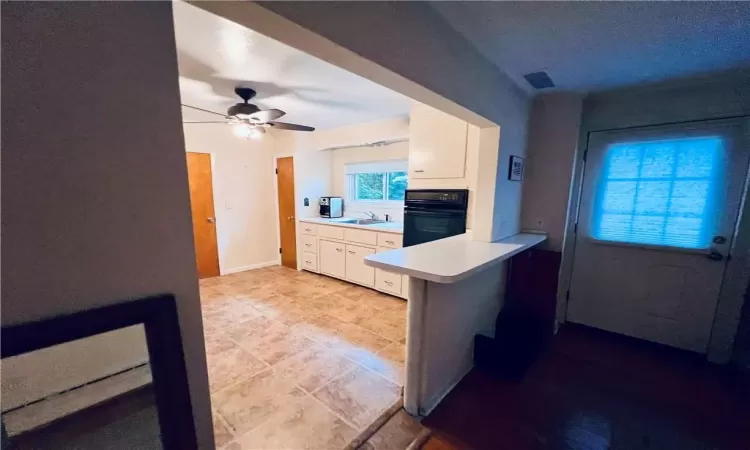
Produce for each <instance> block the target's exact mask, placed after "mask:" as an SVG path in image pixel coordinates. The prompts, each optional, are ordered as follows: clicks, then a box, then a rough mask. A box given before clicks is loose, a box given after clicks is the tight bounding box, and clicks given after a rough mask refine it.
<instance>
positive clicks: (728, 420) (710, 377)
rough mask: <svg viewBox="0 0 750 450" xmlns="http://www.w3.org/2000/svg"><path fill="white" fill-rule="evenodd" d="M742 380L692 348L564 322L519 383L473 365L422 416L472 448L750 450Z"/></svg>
mask: <svg viewBox="0 0 750 450" xmlns="http://www.w3.org/2000/svg"><path fill="white" fill-rule="evenodd" d="M746 382H747V380H746V379H742V378H741V377H740V376H739V375H736V374H732V373H731V372H729V371H727V370H725V368H720V367H717V366H714V365H711V364H708V363H706V362H704V361H703V360H702V358H700V357H697V356H696V355H693V354H688V353H685V352H681V351H676V350H673V349H668V348H666V347H661V346H657V345H654V344H649V343H645V342H642V341H637V340H635V339H631V338H626V337H623V336H617V335H613V334H610V333H606V332H602V331H598V330H592V329H588V328H585V327H580V326H575V325H567V326H564V327H563V328H562V329H561V330H560V333H559V334H558V335H557V336H556V337H555V338H554V339H553V341H552V343H551V345H550V347H549V349H548V350H547V351H546V352H545V353H544V355H543V356H542V357H541V358H540V359H539V360H538V361H537V362H536V364H535V365H534V366H533V367H532V368H531V370H530V371H529V372H528V373H527V375H526V377H524V379H523V380H522V381H520V382H511V381H504V380H501V379H499V378H497V377H494V376H492V375H489V374H487V373H486V372H483V371H481V370H479V369H475V370H474V371H472V372H471V373H470V374H469V375H467V376H466V378H464V380H463V381H462V382H461V383H460V384H459V385H458V386H457V387H456V388H455V389H454V391H453V392H451V394H449V395H448V397H446V399H445V400H444V401H443V402H442V403H441V404H440V406H438V408H437V409H436V410H435V411H433V413H432V414H431V415H430V416H429V417H428V418H426V419H425V420H424V422H423V425H426V426H428V427H430V428H431V429H432V430H433V431H434V432H435V433H436V435H437V436H439V437H440V438H441V439H442V440H443V441H444V442H449V443H450V444H451V445H452V446H453V447H455V448H474V449H512V450H524V449H586V450H595V449H616V450H626V449H627V450H640V449H675V450H692V449H738V450H739V449H750V395H748V390H747V388H746Z"/></svg>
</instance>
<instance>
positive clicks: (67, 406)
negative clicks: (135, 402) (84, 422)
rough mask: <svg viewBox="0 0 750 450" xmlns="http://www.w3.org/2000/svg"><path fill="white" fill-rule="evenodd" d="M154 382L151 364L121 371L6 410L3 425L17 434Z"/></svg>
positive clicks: (11, 433)
mask: <svg viewBox="0 0 750 450" xmlns="http://www.w3.org/2000/svg"><path fill="white" fill-rule="evenodd" d="M149 383H151V367H150V366H149V365H148V364H145V365H142V366H138V367H135V368H133V369H130V370H127V371H124V372H120V373H118V374H115V375H112V376H110V377H107V378H104V379H102V380H99V381H95V382H93V383H91V384H86V385H83V386H81V387H78V388H75V389H72V390H70V391H67V392H63V393H60V394H56V395H52V396H50V397H47V398H45V399H43V400H41V401H38V402H35V403H32V404H30V405H27V406H22V407H20V408H17V409H14V410H11V411H7V412H4V413H3V424H4V425H5V431H6V432H7V433H8V435H9V436H15V435H18V434H21V433H24V432H26V431H30V430H33V429H36V428H39V427H41V426H44V425H47V424H49V423H52V422H54V421H56V420H58V419H61V418H64V417H67V416H69V415H71V414H73V413H76V412H78V411H82V410H84V409H87V408H90V407H92V406H96V405H98V404H100V403H102V402H105V401H107V400H110V399H112V398H114V397H117V396H119V395H122V394H125V393H127V392H130V391H133V390H135V389H138V388H141V387H144V386H146V385H148V384H149Z"/></svg>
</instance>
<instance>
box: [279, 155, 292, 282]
mask: <svg viewBox="0 0 750 450" xmlns="http://www.w3.org/2000/svg"><path fill="white" fill-rule="evenodd" d="M276 184H277V187H278V193H279V236H280V239H281V265H282V266H285V267H289V268H290V269H297V228H296V220H295V218H294V215H295V212H294V205H295V202H294V158H292V157H291V156H288V157H286V158H278V159H277V160H276Z"/></svg>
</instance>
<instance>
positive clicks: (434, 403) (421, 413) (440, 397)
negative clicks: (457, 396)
mask: <svg viewBox="0 0 750 450" xmlns="http://www.w3.org/2000/svg"><path fill="white" fill-rule="evenodd" d="M473 368H474V364H472V365H471V366H470V367H469V368H468V369H467V370H466V372H464V373H463V375H461V376H460V377H458V378H457V380H456V381H455V382H453V383H452V384H451V385H450V387H449V388H448V389H446V390H445V392H443V393H441V394H440V395H438V396H437V397H435V399H434V400H433V399H431V400H430V401H429V402H426V403H427V404H429V405H430V406H428V407H427V408H422V406H421V405H420V407H419V416H420V417H427V416H429V415H430V414H432V411H433V410H434V409H435V408H437V406H438V405H439V404H440V402H442V401H443V399H444V398H445V397H447V396H448V394H450V393H451V391H452V390H453V389H454V388H455V387H456V386H458V383H460V382H461V381H463V379H464V378H465V377H466V375H468V374H469V372H471V369H473Z"/></svg>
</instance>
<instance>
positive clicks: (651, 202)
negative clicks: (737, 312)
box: [567, 120, 748, 353]
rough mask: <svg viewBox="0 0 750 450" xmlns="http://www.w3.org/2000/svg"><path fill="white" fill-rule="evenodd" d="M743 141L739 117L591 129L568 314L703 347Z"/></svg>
mask: <svg viewBox="0 0 750 450" xmlns="http://www.w3.org/2000/svg"><path fill="white" fill-rule="evenodd" d="M747 142H748V141H747V123H746V122H744V121H741V120H726V121H710V122H701V123H693V124H681V125H671V126H664V127H648V128H640V129H629V130H619V131H608V132H596V133H591V134H590V135H589V142H588V153H587V162H586V166H585V172H584V173H585V175H584V180H583V188H582V191H581V202H580V209H579V217H578V225H577V228H578V230H577V235H576V244H575V257H574V262H573V276H572V280H571V290H570V299H569V302H568V310H567V320H569V321H571V322H577V323H581V324H585V325H590V326H593V327H597V328H601V329H604V330H609V331H613V332H616V333H621V334H625V335H629V336H634V337H637V338H642V339H646V340H650V341H654V342H659V343H662V344H666V345H670V346H674V347H678V348H682V349H687V350H692V351H696V352H700V353H705V352H706V349H707V345H708V341H709V337H710V332H711V326H712V323H713V319H714V313H715V310H716V304H717V301H718V295H719V289H720V287H721V281H722V277H723V273H724V270H725V267H726V262H727V257H728V256H729V255H728V252H729V249H730V246H731V239H732V236H733V233H734V228H735V224H736V221H737V215H738V210H739V206H740V202H741V199H742V193H743V189H744V183H745V178H746V175H747V167H748V148H747Z"/></svg>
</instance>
